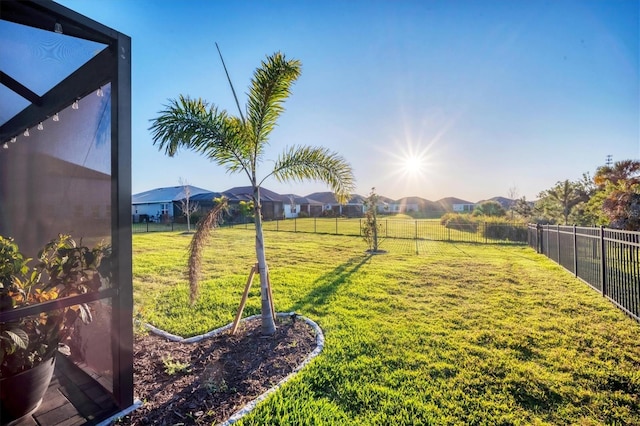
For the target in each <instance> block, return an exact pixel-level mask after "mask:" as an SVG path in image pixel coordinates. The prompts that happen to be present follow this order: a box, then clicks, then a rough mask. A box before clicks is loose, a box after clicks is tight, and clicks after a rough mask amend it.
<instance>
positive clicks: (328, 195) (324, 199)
mask: <svg viewBox="0 0 640 426" xmlns="http://www.w3.org/2000/svg"><path fill="white" fill-rule="evenodd" d="M306 198H311V199H313V200H316V201H320V202H321V203H322V204H339V203H338V200H336V196H335V194H334V193H333V192H331V191H327V192H314V193H313V194H309V195H307V197H306ZM363 202H364V197H363V196H362V195H358V194H353V195H352V196H351V198H349V201H347V204H362V203H363Z"/></svg>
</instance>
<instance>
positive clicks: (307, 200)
mask: <svg viewBox="0 0 640 426" xmlns="http://www.w3.org/2000/svg"><path fill="white" fill-rule="evenodd" d="M283 197H285V198H286V200H287V201H289V202H291V198H293V202H294V203H296V204H300V205H302V204H310V205H318V206H322V205H324V203H323V202H322V201H318V200H314V199H312V198H308V197H301V196H299V195H296V194H286V195H283Z"/></svg>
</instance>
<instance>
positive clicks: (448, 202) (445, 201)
mask: <svg viewBox="0 0 640 426" xmlns="http://www.w3.org/2000/svg"><path fill="white" fill-rule="evenodd" d="M436 203H438V204H439V205H440V206H442V208H443V209H444V210H449V211H451V210H453V205H454V204H467V205H471V206H473V205H475V203H472V202H471V201H466V200H461V199H460V198H456V197H446V198H441V199H440V200H438V201H436Z"/></svg>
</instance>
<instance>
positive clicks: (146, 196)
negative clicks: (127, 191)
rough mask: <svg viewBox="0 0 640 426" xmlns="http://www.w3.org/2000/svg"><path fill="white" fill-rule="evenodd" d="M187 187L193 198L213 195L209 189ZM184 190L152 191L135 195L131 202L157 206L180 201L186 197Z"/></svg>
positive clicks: (177, 187)
mask: <svg viewBox="0 0 640 426" xmlns="http://www.w3.org/2000/svg"><path fill="white" fill-rule="evenodd" d="M187 187H189V189H190V190H191V197H193V196H195V195H198V194H202V193H211V191H209V190H208V189H203V188H198V187H197V186H191V185H187ZM184 189H185V187H184V186H182V185H180V186H170V187H167V188H156V189H151V190H149V191H144V192H140V193H138V194H133V195H132V196H131V199H132V201H131V202H132V204H155V203H170V202H173V201H179V200H182V199H184V198H185V197H186V195H185V191H184Z"/></svg>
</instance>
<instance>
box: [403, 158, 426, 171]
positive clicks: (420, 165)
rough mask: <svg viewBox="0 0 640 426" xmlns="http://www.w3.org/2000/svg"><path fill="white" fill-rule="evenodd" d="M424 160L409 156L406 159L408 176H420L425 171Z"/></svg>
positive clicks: (405, 164) (405, 166)
mask: <svg viewBox="0 0 640 426" xmlns="http://www.w3.org/2000/svg"><path fill="white" fill-rule="evenodd" d="M424 166H425V162H424V159H423V158H421V157H418V156H414V155H409V156H407V157H406V158H405V159H404V169H405V172H406V173H407V174H408V175H414V176H415V175H418V174H421V173H422V172H423V171H424Z"/></svg>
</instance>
